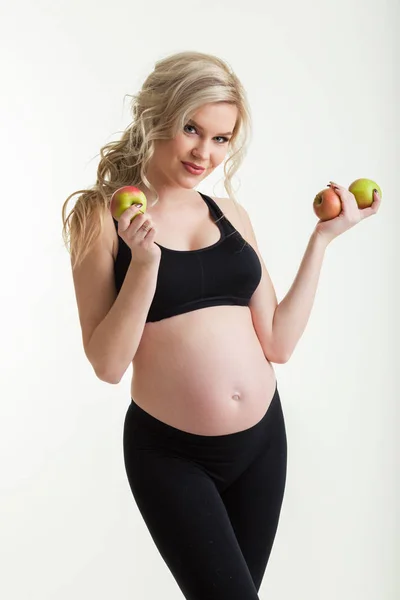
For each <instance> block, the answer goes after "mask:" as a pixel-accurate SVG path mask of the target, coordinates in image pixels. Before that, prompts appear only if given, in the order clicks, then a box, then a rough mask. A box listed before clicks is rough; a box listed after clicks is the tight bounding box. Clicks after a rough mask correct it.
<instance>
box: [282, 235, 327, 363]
mask: <svg viewBox="0 0 400 600" xmlns="http://www.w3.org/2000/svg"><path fill="white" fill-rule="evenodd" d="M327 245H328V243H327V241H326V240H325V239H323V238H322V236H320V235H319V234H318V233H316V232H315V231H314V232H313V233H312V235H311V238H310V241H309V243H308V245H307V248H306V251H305V254H304V256H303V259H302V261H301V264H300V267H299V270H298V272H297V275H296V277H295V280H294V282H293V284H292V286H291V288H290V290H289V292H288V293H287V294H286V296H285V297H284V298H283V300H281V302H279V304H278V306H277V307H276V309H275V312H274V316H273V321H272V339H273V347H274V348H275V351H276V353H277V354H278V355H279V356H281V357H283V358H282V362H287V361H288V360H289V358H290V356H291V355H292V353H293V350H294V349H295V347H296V345H297V343H298V341H299V340H300V338H301V336H302V335H303V332H304V330H305V328H306V325H307V323H308V319H309V317H310V313H311V309H312V307H313V304H314V299H315V294H316V291H317V285H318V281H319V276H320V273H321V267H322V262H323V259H324V256H325V250H326V247H327Z"/></svg>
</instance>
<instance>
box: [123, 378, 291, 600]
mask: <svg viewBox="0 0 400 600" xmlns="http://www.w3.org/2000/svg"><path fill="white" fill-rule="evenodd" d="M123 446H124V459H125V468H126V473H127V476H128V481H129V485H130V487H131V490H132V493H133V496H134V498H135V501H136V503H137V506H138V508H139V511H140V513H141V515H142V517H143V519H144V521H145V523H146V526H147V528H148V530H149V532H150V534H151V536H152V538H153V540H154V542H155V544H156V546H157V548H158V550H159V552H160V554H161V556H162V558H163V559H164V561H165V563H166V564H167V566H168V568H169V570H170V571H171V573H172V575H173V577H174V578H175V580H176V582H177V584H178V586H179V588H180V589H181V591H182V593H183V594H184V597H185V598H187V599H188V600H228V599H229V600H255V599H257V598H259V596H258V593H257V592H258V590H259V588H260V585H261V581H262V578H263V576H264V572H265V569H266V566H267V562H268V559H269V556H270V553H271V549H272V545H273V542H274V538H275V534H276V530H277V527H278V521H279V516H280V511H281V505H282V500H283V494H284V489H285V481H286V463H287V446H286V431H285V423H284V417H283V412H282V407H281V402H280V397H279V393H278V388H276V390H275V393H274V396H273V399H272V402H271V404H270V406H269V407H268V410H267V412H266V414H265V415H264V417H263V418H262V419H261V421H259V422H258V423H257V424H256V425H254V426H253V427H250V428H249V429H245V430H243V431H239V432H236V433H232V434H227V435H217V436H205V435H197V434H193V433H187V432H185V431H181V430H179V429H176V428H175V427H172V426H170V425H167V424H165V423H163V422H162V421H159V420H158V419H156V418H154V417H153V416H151V415H149V414H148V413H147V412H145V411H144V410H143V409H142V408H140V407H139V406H138V405H137V404H135V403H134V402H133V401H132V402H131V403H130V406H129V408H128V410H127V413H126V417H125V423H124V436H123Z"/></svg>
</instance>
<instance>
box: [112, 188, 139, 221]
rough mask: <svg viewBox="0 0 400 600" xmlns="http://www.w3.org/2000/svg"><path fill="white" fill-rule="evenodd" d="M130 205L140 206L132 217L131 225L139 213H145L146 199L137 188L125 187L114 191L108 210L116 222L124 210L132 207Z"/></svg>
mask: <svg viewBox="0 0 400 600" xmlns="http://www.w3.org/2000/svg"><path fill="white" fill-rule="evenodd" d="M132 204H141V205H142V206H141V208H139V210H138V211H137V213H136V214H135V215H134V216H133V217H132V219H131V223H132V221H133V219H134V218H135V217H136V216H137V215H138V214H139V213H142V214H144V213H145V212H146V208H147V198H146V196H145V195H144V193H143V192H142V191H141V190H139V188H137V187H135V186H133V185H125V186H124V187H121V188H118V190H115V192H114V193H113V195H112V196H111V202H110V210H111V214H112V216H113V217H114V219H115V220H116V221H118V219H119V218H120V216H121V215H122V213H123V212H124V210H126V209H127V208H129V207H130V206H132Z"/></svg>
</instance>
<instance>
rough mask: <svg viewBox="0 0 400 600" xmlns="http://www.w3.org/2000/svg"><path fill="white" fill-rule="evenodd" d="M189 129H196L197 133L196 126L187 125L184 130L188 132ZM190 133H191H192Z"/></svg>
mask: <svg viewBox="0 0 400 600" xmlns="http://www.w3.org/2000/svg"><path fill="white" fill-rule="evenodd" d="M188 127H189V129H194V130H195V131H196V128H195V127H194V125H185V127H184V128H183V129H184V130H186V129H187V128H188ZM188 133H191V132H190V131H189V132H188Z"/></svg>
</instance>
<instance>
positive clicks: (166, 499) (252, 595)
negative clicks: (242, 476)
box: [125, 448, 258, 600]
mask: <svg viewBox="0 0 400 600" xmlns="http://www.w3.org/2000/svg"><path fill="white" fill-rule="evenodd" d="M127 452H128V450H127ZM125 462H126V466H127V475H128V479H129V483H130V486H131V489H132V493H133V495H134V497H135V500H136V503H137V505H138V508H139V511H140V512H141V515H142V517H143V519H144V521H145V523H146V526H147V528H148V530H149V532H150V534H151V536H152V538H153V540H154V543H155V544H156V546H157V548H158V550H159V552H160V554H161V556H162V558H163V559H164V561H165V563H166V564H167V566H168V568H169V570H170V571H171V573H172V575H173V576H174V578H175V580H176V582H177V584H178V586H179V587H180V589H181V591H182V593H183V594H184V596H185V598H187V599H189V600H228V599H229V600H256V599H258V594H257V590H256V588H255V586H254V583H253V580H252V577H251V574H250V572H249V569H248V567H247V564H246V561H245V560H244V558H243V555H242V552H241V549H240V547H239V544H238V542H237V539H236V536H235V534H234V531H233V529H232V525H231V523H230V520H229V517H228V515H227V512H226V508H225V506H224V504H223V502H222V500H221V497H220V495H219V492H218V490H217V489H216V487H215V484H214V482H213V481H212V480H211V479H210V478H209V476H208V475H207V474H206V473H204V472H203V471H202V469H201V468H200V467H198V466H197V465H196V464H193V463H192V462H190V461H188V460H185V459H182V458H181V457H173V456H163V455H157V453H156V452H154V451H152V452H151V453H149V452H144V451H143V449H142V450H140V449H138V448H137V449H136V452H135V454H134V457H133V456H132V455H126V457H125Z"/></svg>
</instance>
